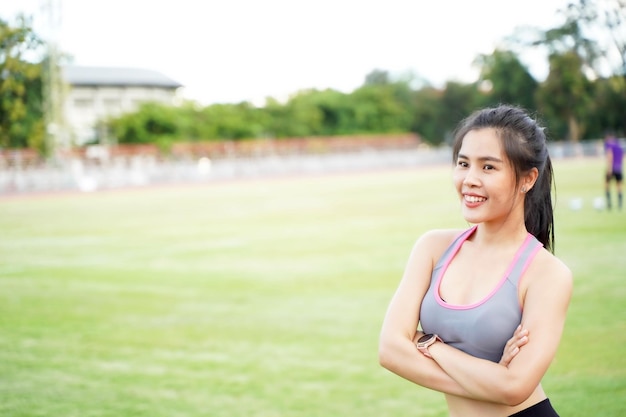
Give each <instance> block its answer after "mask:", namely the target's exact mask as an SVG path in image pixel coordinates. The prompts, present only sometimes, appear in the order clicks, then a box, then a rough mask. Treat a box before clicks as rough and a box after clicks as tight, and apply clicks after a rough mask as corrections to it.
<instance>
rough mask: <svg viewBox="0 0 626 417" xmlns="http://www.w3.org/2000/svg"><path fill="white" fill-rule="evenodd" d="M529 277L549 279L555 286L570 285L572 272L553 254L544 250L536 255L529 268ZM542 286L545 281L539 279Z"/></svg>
mask: <svg viewBox="0 0 626 417" xmlns="http://www.w3.org/2000/svg"><path fill="white" fill-rule="evenodd" d="M530 269H531V271H529V272H531V275H534V276H537V277H550V281H551V282H552V283H553V284H555V285H557V286H567V287H570V286H571V285H572V280H573V276H572V271H571V270H570V268H569V267H568V266H567V265H566V264H565V263H564V262H563V261H562V260H561V259H559V258H558V257H556V256H555V255H554V254H553V253H551V252H550V251H548V250H546V249H545V248H544V249H542V250H540V251H539V252H538V253H537V256H536V259H535V261H534V262H533V263H532V265H531V267H530ZM538 281H539V282H541V283H542V285H545V284H546V281H545V279H539V280H538Z"/></svg>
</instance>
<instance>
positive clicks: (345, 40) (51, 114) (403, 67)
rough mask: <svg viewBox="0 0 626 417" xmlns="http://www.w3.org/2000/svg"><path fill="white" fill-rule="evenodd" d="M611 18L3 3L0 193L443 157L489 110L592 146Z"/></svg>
mask: <svg viewBox="0 0 626 417" xmlns="http://www.w3.org/2000/svg"><path fill="white" fill-rule="evenodd" d="M625 9H626V7H625V5H624V1H623V0H595V1H588V0H576V1H566V0H549V1H538V0H533V1H529V2H526V3H524V5H523V6H522V5H520V6H515V7H511V6H509V5H507V4H505V3H504V2H497V1H490V0H480V1H476V2H471V3H468V2H463V1H454V0H448V1H441V2H435V3H432V4H422V3H420V2H412V1H402V0H392V1H389V2H385V3H382V2H378V1H363V2H353V1H342V2H331V1H319V2H297V3H296V2H289V1H281V0H269V1H264V2H256V1H249V0H236V1H231V2H209V3H206V4H205V3H198V2H194V1H188V0H182V1H177V2H173V1H162V2H158V3H154V4H150V5H149V6H148V5H147V4H146V3H143V2H128V1H126V2H123V1H109V2H81V1H78V0H39V1H37V0H23V1H20V2H15V1H9V0H1V1H0V24H1V28H2V31H1V32H0V36H1V37H2V39H1V40H2V42H1V45H2V50H0V70H1V71H0V73H1V76H2V84H1V86H0V98H2V108H1V109H0V193H4V194H7V193H16V192H17V193H19V192H28V191H38V190H60V189H78V190H83V191H94V190H98V189H107V188H116V187H128V186H142V185H146V184H157V183H168V182H169V183H180V182H198V181H200V182H203V181H207V180H211V179H218V178H236V177H249V176H261V175H283V174H285V173H290V174H291V173H311V172H324V171H329V170H330V171H337V170H348V169H363V168H366V169H367V168H371V167H386V166H418V165H421V164H423V163H425V162H442V161H446V158H447V157H445V156H440V155H447V154H446V152H445V151H443V153H442V152H439V151H440V150H441V148H442V147H444V148H445V146H446V145H447V144H448V142H449V140H450V136H451V131H452V129H453V128H454V126H455V124H456V123H457V122H458V121H459V120H460V119H461V118H462V117H464V116H466V115H467V114H469V113H470V112H471V111H472V110H474V109H476V108H478V107H483V106H489V105H493V104H497V103H503V102H506V103H513V104H518V105H521V106H523V107H526V108H528V109H529V110H530V111H532V112H533V113H535V114H536V115H537V117H539V118H540V119H542V120H543V121H544V123H545V125H547V126H548V134H549V137H550V139H551V140H552V141H553V142H554V144H555V146H558V147H559V150H557V151H554V153H555V155H557V156H558V155H564V156H580V155H588V154H592V155H597V154H598V152H602V144H601V142H600V140H601V139H602V138H603V136H604V134H605V133H606V132H607V131H611V132H614V133H616V134H617V135H618V137H623V136H624V131H625V130H626V127H625V126H626V122H625V116H624V109H625V108H626V87H625V77H626V75H625V72H626V71H625V68H626V63H625V62H626V58H625V51H626V29H625V25H624V19H625V14H626V12H625ZM594 141H595V142H594Z"/></svg>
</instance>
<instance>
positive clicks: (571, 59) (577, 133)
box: [537, 51, 590, 142]
mask: <svg viewBox="0 0 626 417" xmlns="http://www.w3.org/2000/svg"><path fill="white" fill-rule="evenodd" d="M583 66H584V64H583V59H582V58H581V57H580V56H579V55H578V54H577V53H576V52H575V51H570V52H567V53H564V54H556V53H555V54H553V55H551V56H550V73H549V74H548V78H547V79H546V81H545V82H544V83H543V84H542V85H541V87H540V88H539V90H538V91H537V99H538V102H539V103H540V107H541V108H542V112H543V114H545V115H548V117H550V116H551V117H552V118H559V119H560V120H561V121H564V122H565V123H566V124H567V138H568V139H569V140H571V141H574V142H577V141H578V140H579V139H580V138H581V136H582V134H583V132H584V123H583V120H584V117H585V114H586V110H587V109H588V108H589V107H588V102H589V100H590V96H589V93H590V82H589V80H588V79H587V77H586V76H585V74H584V73H583ZM552 125H553V126H557V123H556V122H555V121H553V124H552ZM558 133H559V134H563V133H565V132H563V130H562V125H561V128H560V129H559V131H558Z"/></svg>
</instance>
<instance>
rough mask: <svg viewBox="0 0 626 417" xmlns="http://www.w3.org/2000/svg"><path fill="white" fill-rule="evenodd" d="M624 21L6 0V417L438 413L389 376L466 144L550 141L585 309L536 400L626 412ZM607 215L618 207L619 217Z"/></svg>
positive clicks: (453, 8)
mask: <svg viewBox="0 0 626 417" xmlns="http://www.w3.org/2000/svg"><path fill="white" fill-rule="evenodd" d="M625 19H626V7H625V2H624V0H593V1H590V0H526V1H523V2H506V1H497V0H473V1H465V0H438V1H413V0H385V1H384V2H383V1H372V0H361V1H352V0H317V1H315V2H313V1H306V0H301V1H290V0H228V1H196V0H177V1H176V2H174V1H170V0H160V1H138V0H125V1H122V0H108V1H106V2H105V1H97V0H90V1H86V0H19V1H16V0H0V416H2V417H4V416H7V417H56V416H62V417H91V416H93V417H100V416H107V417H108V416H111V417H120V416H124V417H125V416H134V417H174V416H179V417H195V416H198V417H200V416H202V417H206V416H211V417H250V416H255V417H283V416H287V417H329V416H357V415H358V416H360V417H385V416H422V417H426V416H429V417H435V416H440V417H443V416H446V415H447V409H446V404H445V400H444V398H443V396H442V395H441V394H440V393H438V392H433V391H429V390H426V389H421V388H420V387H417V386H415V385H414V384H412V383H409V382H407V381H405V380H402V379H401V378H398V377H397V376H396V375H393V374H391V373H390V372H387V371H386V370H384V369H382V368H381V367H380V366H379V364H378V361H377V343H378V333H379V330H380V326H381V322H382V319H383V316H384V312H385V310H386V308H387V305H388V302H389V300H390V298H391V296H392V294H393V292H394V291H395V289H396V286H397V284H398V281H399V279H400V277H401V275H402V272H403V269H404V265H405V263H406V259H407V256H408V254H409V251H410V248H411V247H412V245H413V243H414V242H415V239H416V238H417V236H419V235H421V234H422V233H423V232H425V231H427V230H429V229H433V228H449V227H455V228H464V227H467V224H466V223H465V222H464V221H463V219H462V217H461V216H459V208H458V202H457V199H456V195H455V192H454V189H453V187H452V182H451V179H450V169H451V161H450V158H451V154H450V149H449V144H450V140H451V136H452V130H453V129H454V127H455V125H456V124H457V122H458V121H459V120H460V119H462V118H463V117H465V116H467V115H468V114H469V113H471V112H472V111H474V110H475V109H477V108H479V107H483V106H490V105H495V104H499V103H505V102H506V103H512V104H517V105H520V106H523V107H526V108H527V109H528V110H529V111H530V112H531V113H532V114H533V115H535V116H536V117H537V118H539V119H540V120H541V121H542V123H543V124H544V125H545V126H547V133H548V137H549V147H550V153H551V156H552V158H553V163H554V168H555V178H556V185H557V191H558V192H557V193H556V196H555V197H556V198H555V208H556V209H555V232H556V254H557V256H559V258H560V259H562V260H563V261H564V262H565V263H566V264H567V265H568V266H569V267H570V268H571V269H572V271H573V273H574V277H575V286H574V294H573V298H572V303H571V307H570V310H569V313H568V322H567V325H566V329H565V332H564V335H563V339H562V343H561V346H560V348H559V352H558V354H557V356H556V358H555V360H554V362H553V364H552V366H551V368H550V370H549V372H548V374H547V375H546V377H545V379H544V381H543V382H544V388H545V389H546V391H547V392H548V393H549V396H550V400H551V402H552V403H553V404H554V405H555V408H556V409H557V410H559V413H561V415H563V416H569V417H587V416H590V415H602V416H610V417H622V416H624V415H626V409H625V408H624V407H625V403H624V398H626V356H624V354H623V350H624V349H623V346H624V345H625V344H626V327H625V324H626V310H624V305H625V303H626V292H625V291H624V288H625V287H624V275H625V271H626V256H625V255H624V254H625V253H626V239H625V238H624V236H626V222H624V216H623V214H624V212H620V211H618V210H617V207H615V208H616V209H615V210H612V211H610V210H608V207H607V206H606V205H605V204H604V202H605V190H604V182H603V181H604V173H605V172H606V166H605V164H606V162H605V157H604V147H603V138H604V137H605V135H606V134H607V133H613V134H615V135H616V137H617V138H620V139H621V140H622V144H623V138H624V135H625V133H626V111H625V110H626V60H625V51H626V28H625V27H626V25H625V24H624V22H625ZM613 198H615V194H613Z"/></svg>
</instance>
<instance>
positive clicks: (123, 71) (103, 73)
mask: <svg viewBox="0 0 626 417" xmlns="http://www.w3.org/2000/svg"><path fill="white" fill-rule="evenodd" d="M61 71H62V74H63V79H64V80H65V81H66V82H67V83H68V84H70V85H80V86H101V87H102V86H115V87H161V88H178V87H182V84H180V83H179V82H177V81H174V80H173V79H171V78H169V77H166V76H165V75H163V74H161V73H159V72H157V71H152V70H147V69H140V68H119V67H83V66H77V65H67V66H64V67H63V68H62V69H61Z"/></svg>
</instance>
